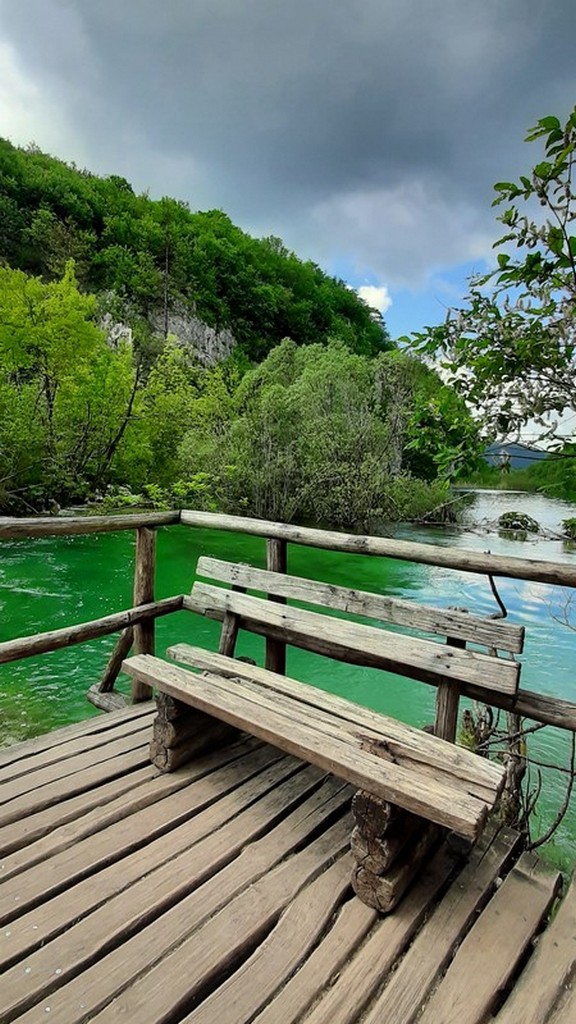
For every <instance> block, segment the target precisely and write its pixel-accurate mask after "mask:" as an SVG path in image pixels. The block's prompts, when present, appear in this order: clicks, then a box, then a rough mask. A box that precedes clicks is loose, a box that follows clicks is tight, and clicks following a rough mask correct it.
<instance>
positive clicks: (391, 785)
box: [124, 591, 504, 840]
mask: <svg viewBox="0 0 576 1024" xmlns="http://www.w3.org/2000/svg"><path fill="white" fill-rule="evenodd" d="M220 593H221V594H222V596H223V597H225V596H226V595H225V592H223V591H220ZM241 596H242V595H234V597H241ZM245 600H254V601H256V602H257V603H258V604H266V602H263V601H259V600H258V599H245ZM268 607H270V606H268ZM278 610H279V611H281V612H284V613H285V612H286V611H287V609H286V608H279V609H278ZM290 611H292V609H290ZM310 614H312V613H310ZM329 621H330V620H326V619H325V622H326V623H328V622H329ZM332 621H333V620H332ZM340 624H341V620H338V626H340ZM342 624H344V623H342ZM364 628H366V629H369V628H370V627H364ZM457 653H458V654H462V653H467V652H457ZM169 654H170V655H171V657H173V658H175V659H177V660H178V661H179V662H183V663H185V664H187V665H189V666H192V667H193V668H195V669H197V670H200V673H198V672H192V671H190V670H189V669H186V668H181V667H180V666H178V665H175V664H171V663H169V662H167V661H164V660H163V659H160V658H156V657H154V656H152V655H136V656H134V657H132V658H129V659H128V660H127V661H125V662H124V670H125V671H126V672H127V673H128V674H129V675H130V676H132V677H133V678H136V679H138V680H140V681H141V682H143V683H145V684H147V685H149V686H152V687H154V688H156V689H157V690H159V691H160V692H162V693H165V694H168V695H169V696H171V697H173V698H175V699H177V700H178V701H180V702H181V703H182V704H187V705H189V706H191V707H193V708H195V709H197V710H199V711H201V712H205V713H207V714H209V715H211V716H213V717H214V718H217V719H220V720H221V721H223V722H226V723H228V724H229V725H232V726H235V727H237V728H239V729H242V730H246V731H247V732H249V733H251V734H252V735H254V736H257V737H259V738H261V739H263V740H265V741H266V742H269V743H272V744H274V745H275V746H277V747H279V748H280V749H281V750H284V751H286V752H288V753H290V754H294V755H296V756H299V757H301V758H302V759H303V760H305V761H308V762H310V763H311V764H315V765H318V766H319V767H320V768H322V769H324V770H326V771H329V772H331V773H332V774H334V775H336V776H338V777H340V778H342V779H344V780H346V781H348V782H350V783H352V784H353V785H355V786H357V787H359V788H360V789H363V790H366V791H367V792H368V793H371V794H374V795H375V796H377V797H380V798H383V799H384V800H387V801H390V802H391V803H393V804H395V805H397V806H399V807H401V808H404V809H405V810H407V811H409V812H412V813H414V814H417V815H419V816H421V817H422V818H425V819H427V820H429V821H432V822H435V823H436V824H438V825H441V826H444V827H446V828H448V829H451V830H453V831H454V832H456V833H458V834H459V835H461V836H464V837H465V838H467V839H471V840H475V839H476V838H477V837H478V835H479V834H480V832H481V831H482V828H483V826H484V823H485V820H486V816H487V814H488V811H489V810H490V809H491V808H492V807H493V806H494V803H495V802H496V799H497V797H498V795H499V793H500V791H501V789H502V787H503V784H504V769H503V767H502V766H501V765H497V764H494V763H493V762H489V761H487V760H485V759H482V758H479V757H478V756H477V755H476V754H473V753H471V752H470V751H467V750H465V749H462V748H461V747H457V746H455V745H453V744H451V743H448V742H446V741H445V740H442V739H439V738H437V737H435V736H431V735H429V734H427V733H424V732H422V731H421V730H418V729H415V728H413V727H411V726H408V725H404V724H403V723H400V722H398V721H396V720H395V719H392V718H388V717H386V716H384V715H381V714H378V713H376V712H374V711H371V710H369V709H367V708H363V707H361V706H360V705H357V704H354V703H353V702H352V701H349V700H346V699H344V698H342V697H336V696H334V695H332V694H329V693H326V692H324V691H323V690H319V689H317V688H315V687H313V686H310V685H308V684H305V683H301V682H298V681H296V680H293V679H289V678H287V677H286V676H281V675H278V674H276V673H274V672H270V671H268V670H266V669H262V668H258V667H257V666H253V665H248V664H245V663H243V662H239V661H237V660H235V659H234V658H230V657H226V656H225V655H221V654H214V653H211V652H207V651H204V650H201V649H199V648H195V647H191V646H188V645H186V644H179V645H177V646H176V647H173V648H171V649H170V651H169Z"/></svg>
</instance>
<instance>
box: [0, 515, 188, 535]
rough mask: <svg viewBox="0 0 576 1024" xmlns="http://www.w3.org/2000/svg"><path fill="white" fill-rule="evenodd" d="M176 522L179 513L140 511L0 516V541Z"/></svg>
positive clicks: (178, 520) (132, 528)
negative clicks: (19, 517)
mask: <svg viewBox="0 0 576 1024" xmlns="http://www.w3.org/2000/svg"><path fill="white" fill-rule="evenodd" d="M179 522H180V513H179V512H141V513H138V514H130V515H117V516H36V517H35V518H29V519H17V518H13V517H9V516H0V540H26V539H28V538H30V539H31V538H33V537H60V536H61V537H73V536H75V535H76V534H84V533H113V532H114V531H115V530H136V529H138V528H139V527H141V526H148V527H152V528H153V527H155V526H174V525H175V524H176V523H179Z"/></svg>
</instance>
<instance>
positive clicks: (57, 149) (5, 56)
mask: <svg viewBox="0 0 576 1024" xmlns="http://www.w3.org/2000/svg"><path fill="white" fill-rule="evenodd" d="M0 135H1V136H3V137H4V138H6V139H10V141H11V142H13V143H14V144H15V145H17V146H25V145H27V144H28V143H29V142H36V143H37V144H38V145H39V146H40V147H41V148H42V149H45V150H48V151H49V152H52V153H54V155H55V156H60V157H64V158H66V157H68V158H69V159H71V158H73V159H76V161H77V162H78V161H81V160H82V156H83V147H82V145H79V144H78V143H76V145H75V146H73V145H72V139H73V137H74V132H73V130H72V128H71V126H70V124H69V123H67V120H66V118H64V117H63V116H62V114H61V113H60V112H59V110H58V105H57V102H56V101H55V100H54V99H52V98H50V97H49V93H48V90H47V88H46V86H44V88H41V87H40V85H39V84H37V83H36V82H34V81H33V80H32V79H31V78H30V77H28V75H27V74H26V73H25V72H24V71H23V70H22V68H21V66H20V62H19V59H18V55H17V52H16V50H15V48H14V47H12V46H11V45H10V44H9V43H6V42H3V41H1V40H0Z"/></svg>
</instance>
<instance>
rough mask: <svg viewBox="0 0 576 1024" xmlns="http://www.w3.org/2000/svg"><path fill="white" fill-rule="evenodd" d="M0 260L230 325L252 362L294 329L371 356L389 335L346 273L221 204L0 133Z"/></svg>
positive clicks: (143, 309)
mask: <svg viewBox="0 0 576 1024" xmlns="http://www.w3.org/2000/svg"><path fill="white" fill-rule="evenodd" d="M0 259H4V260H5V261H6V262H7V263H8V264H9V265H10V266H11V267H13V268H18V269H21V270H24V271H26V272H27V273H29V274H32V275H35V276H41V277H42V278H43V279H44V280H57V279H58V278H59V277H61V276H62V274H63V273H64V269H65V266H66V263H67V262H68V260H70V259H73V260H74V264H75V272H76V277H77V280H78V282H79V284H80V286H81V288H82V289H83V290H90V291H93V292H99V293H102V292H112V293H113V294H114V295H115V296H117V298H118V300H119V305H120V307H121V312H122V316H123V317H124V318H127V319H128V320H132V319H138V318H142V317H144V318H145V319H148V320H149V321H150V320H154V321H157V320H158V315H159V314H160V320H161V321H162V319H165V317H163V314H166V313H167V312H168V311H171V310H175V311H177V312H180V313H181V312H184V313H186V312H188V313H192V314H195V315H197V316H198V317H199V318H200V319H201V320H203V321H204V322H205V323H206V324H208V325H209V326H211V327H214V328H215V329H217V330H221V329H223V328H229V329H230V330H231V331H232V333H233V335H234V337H235V338H236V340H237V341H238V343H239V345H240V346H241V349H242V350H243V352H244V353H245V354H246V355H247V356H248V358H249V359H251V360H255V361H258V360H260V359H262V358H264V356H265V355H266V354H267V353H268V352H269V351H270V349H271V348H272V347H273V346H274V345H275V344H278V342H280V341H281V340H282V338H284V337H286V336H289V337H291V338H293V340H294V341H295V342H296V344H299V345H300V344H311V343H314V342H317V341H325V340H327V338H328V337H339V338H341V339H342V340H343V341H345V342H346V344H347V345H348V346H349V347H350V348H351V349H352V350H353V351H356V352H362V353H365V354H376V353H378V352H380V351H383V350H385V349H387V348H389V347H390V345H391V342H390V339H389V336H388V333H387V331H386V328H385V325H384V323H383V321H382V318H381V317H380V315H379V314H378V313H377V312H376V311H375V310H373V309H371V308H369V307H368V306H367V305H366V303H365V302H363V301H362V300H361V299H360V298H359V297H358V296H357V295H356V293H355V292H354V291H352V290H351V289H350V288H348V287H347V286H346V285H345V284H344V282H343V281H339V280H336V279H335V278H333V277H330V276H329V275H327V274H325V273H324V272H323V271H322V270H321V269H320V268H319V267H318V266H316V265H315V264H314V263H312V262H310V261H302V260H300V259H298V257H297V256H296V255H295V254H294V253H293V252H290V251H289V250H288V249H287V248H285V246H284V245H283V244H282V242H281V241H280V240H279V239H277V238H265V239H256V238H252V237H250V235H248V234H246V233H245V232H244V231H242V230H240V228H238V227H236V226H235V225H234V224H233V223H232V221H231V220H230V218H229V217H228V216H227V215H226V214H225V213H223V212H222V211H221V210H210V211H208V212H205V213H193V212H191V210H190V209H189V208H188V206H187V204H186V203H184V202H180V201H178V200H176V199H170V198H168V197H165V198H163V199H161V200H159V201H153V200H151V199H150V198H149V197H148V196H147V195H136V194H135V193H134V191H133V189H132V187H131V186H130V184H129V183H128V182H127V181H125V180H124V179H123V178H120V177H118V176H117V175H110V176H109V177H106V178H102V177H98V176H96V175H94V174H90V173H89V172H88V171H80V170H78V169H77V168H76V167H74V166H69V165H67V164H65V163H63V162H62V161H60V160H56V159H54V158H53V157H51V156H47V155H46V154H44V153H41V152H40V151H39V150H37V149H36V148H35V147H29V148H28V149H26V150H24V149H18V148H16V147H14V146H12V145H11V144H10V143H9V142H8V141H6V140H0Z"/></svg>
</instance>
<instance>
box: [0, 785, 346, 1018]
mask: <svg viewBox="0 0 576 1024" xmlns="http://www.w3.org/2000/svg"><path fill="white" fill-rule="evenodd" d="M336 802H337V795H332V797H331V798H328V799H326V798H324V800H323V802H321V798H320V797H317V798H316V805H317V806H315V808H314V810H313V811H312V812H310V813H308V811H307V803H306V804H304V805H302V808H301V809H300V811H299V813H300V817H301V819H302V820H301V821H300V824H299V827H295V823H294V816H295V814H296V813H298V812H295V814H292V815H290V816H289V817H288V818H286V819H285V820H283V821H282V822H281V823H280V824H279V825H278V826H277V827H276V828H275V829H273V830H272V831H270V832H268V833H267V834H266V835H265V836H263V837H262V838H261V839H259V840H258V841H257V843H255V844H252V845H249V846H247V847H245V848H244V849H243V852H242V853H241V854H240V855H239V857H238V858H237V859H236V860H235V861H233V862H231V863H230V864H228V865H227V866H226V867H225V868H224V869H223V870H221V871H219V872H216V873H215V874H212V875H211V877H209V878H208V880H207V881H206V882H205V883H204V884H203V885H201V886H200V888H199V889H196V890H195V891H193V892H192V893H191V894H190V895H189V896H188V897H185V898H183V899H181V900H179V902H178V903H177V904H175V905H174V906H173V907H172V908H171V909H170V910H168V911H167V912H166V913H164V914H163V915H162V916H161V917H160V918H159V919H157V920H154V921H153V922H152V923H151V924H149V925H148V926H146V927H144V928H142V929H141V930H139V931H138V932H137V933H136V934H135V935H133V936H132V937H131V938H129V939H128V940H127V941H125V942H123V944H122V946H121V951H120V952H119V951H118V949H115V950H113V951H112V952H111V953H109V954H108V955H107V956H103V957H101V958H99V959H98V962H96V963H94V964H93V965H92V966H91V967H89V968H88V969H87V970H85V971H84V972H83V973H82V974H81V975H80V976H79V977H78V978H75V979H73V980H72V981H71V982H69V983H68V984H67V985H64V986H63V987H62V988H59V989H58V991H56V992H54V993H52V995H50V996H49V998H48V1005H50V1007H51V1011H50V1012H52V1013H53V1019H57V1020H58V1022H59V1024H73V1022H76V1021H81V1020H84V1019H85V1018H86V1017H87V1016H88V1015H89V1014H91V1015H92V1016H91V1017H90V1019H97V1018H96V1017H94V1018H93V1015H94V1014H98V1013H99V1011H100V1010H103V1017H102V1019H103V1020H110V1021H112V1020H113V1019H114V1017H113V1012H114V1013H119V1014H120V1017H121V1018H122V1019H126V1018H125V1017H124V1013H125V1012H127V1013H128V1019H131V1014H132V1013H135V1014H136V1018H135V1019H138V1020H139V1021H140V1022H142V1024H143V1021H144V1019H145V1016H146V1014H148V1012H150V1015H151V1019H152V1020H155V1021H157V1022H159V1021H160V1020H161V1018H162V1013H163V1012H164V1011H165V1010H166V1008H167V1007H168V1006H170V1007H173V1006H174V1005H175V1003H176V1002H178V1001H179V999H180V996H181V994H182V991H183V990H184V992H185V994H186V997H187V996H188V994H189V991H190V990H191V988H192V973H193V972H195V977H196V978H197V981H198V983H200V981H201V979H202V978H204V977H205V975H206V972H208V973H210V972H211V971H217V972H219V971H220V966H221V961H222V957H225V956H226V949H227V948H228V946H227V943H228V944H231V946H232V947H234V946H235V944H239V946H241V947H242V948H244V946H245V942H246V937H247V934H248V929H247V927H246V922H249V921H250V920H253V922H254V925H253V927H254V932H255V934H260V930H261V928H262V927H264V924H265V923H266V922H268V921H270V920H271V919H273V918H274V917H275V916H277V915H278V914H279V913H280V912H281V910H282V909H283V906H284V905H286V903H288V902H289V900H290V898H291V896H292V895H294V893H295V892H297V891H299V889H300V888H301V887H302V885H304V884H305V883H306V881H307V880H308V879H309V878H311V877H313V876H314V875H315V874H317V873H318V872H319V870H321V866H322V864H323V863H325V864H327V863H328V862H329V861H330V860H332V859H333V858H334V856H335V854H336V853H338V851H339V850H342V849H343V848H344V846H345V843H346V834H347V828H348V823H347V822H345V821H342V820H340V821H339V822H337V824H336V825H334V826H332V828H331V829H329V830H328V832H326V831H324V832H322V834H321V835H320V836H318V837H317V838H314V836H315V835H316V833H317V831H318V827H319V825H320V824H321V823H322V822H323V821H324V822H325V821H326V820H328V821H329V820H330V818H331V816H332V814H333V813H334V809H335V803H336ZM340 809H342V808H340ZM259 826H260V828H262V827H265V826H266V821H265V819H261V820H260V822H259ZM306 837H308V838H312V842H311V844H310V845H307V846H306V847H305V848H304V849H303V850H300V852H297V853H294V852H293V851H294V850H296V849H297V848H298V847H299V846H300V845H301V843H302V841H303V838H304V839H305V838H306ZM217 840H218V837H216V841H217ZM291 851H292V852H293V856H290V857H289V858H288V860H285V858H286V857H287V856H288V854H289V853H290V852H291ZM275 865H276V867H275ZM204 867H206V865H205V863H204ZM259 896H260V897H261V898H259ZM220 933H221V934H220ZM219 934H220V938H218V935H219ZM187 939H189V942H188V943H187ZM214 943H216V945H215V944H214ZM218 943H219V944H218ZM222 944H224V947H225V948H224V949H223V947H222ZM183 951H184V952H183ZM154 965H161V967H159V969H155V968H154ZM171 968H173V970H171ZM144 972H145V973H144ZM163 977H164V978H165V980H166V985H165V984H164V982H163V980H162V979H163ZM189 983H190V986H189ZM167 993H169V996H168V995H167ZM119 994H124V996H125V998H126V999H128V1001H129V1003H130V1008H129V1010H128V1011H124V1010H123V1008H122V1007H123V1005H124V1004H123V1003H122V1002H120V1001H119V999H117V1000H116V1002H111V1001H112V1000H114V998H115V997H117V996H119ZM158 1003H160V1010H158V1005H157V1004H158ZM45 1005H46V1003H45V1001H44V1000H42V1001H41V1002H40V1003H38V1004H37V1006H36V1007H35V1008H32V1009H31V1010H29V1011H28V1012H27V1013H25V1014H24V1015H23V1016H22V1017H21V1018H18V1019H19V1020H20V1019H21V1020H22V1021H25V1022H27V1024H30V1022H31V1021H33V1020H45V1016H44V1013H45ZM136 1006H139V1007H140V1006H141V1009H139V1010H138V1011H136V1009H135V1007H136ZM113 1007H116V1009H115V1010H114V1011H113V1009H112V1008H113ZM103 1008H105V1009H103ZM170 1012H171V1010H170ZM156 1013H158V1014H159V1015H158V1016H154V1015H155V1014H156Z"/></svg>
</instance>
